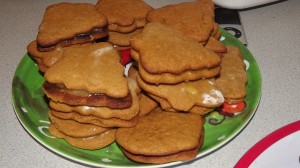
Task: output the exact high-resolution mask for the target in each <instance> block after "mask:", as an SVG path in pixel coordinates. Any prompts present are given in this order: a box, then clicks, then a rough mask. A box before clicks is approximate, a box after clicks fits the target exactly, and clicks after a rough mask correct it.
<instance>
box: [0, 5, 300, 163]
mask: <svg viewBox="0 0 300 168" xmlns="http://www.w3.org/2000/svg"><path fill="white" fill-rule="evenodd" d="M82 1H84V0H82ZM56 2H61V1H59V0H51V1H50V0H47V1H37V0H24V1H16V0H13V1H0V6H1V7H2V9H1V10H0V25H1V26H0V28H1V29H0V33H1V45H0V67H1V71H0V75H1V76H0V80H1V85H0V86H1V90H0V95H1V101H0V109H1V110H0V119H1V121H0V135H1V140H0V146H1V152H0V167H22V168H27V167H28V168H29V167H30V168H32V167H60V168H65V167H72V168H75V167H85V165H82V164H79V163H76V162H73V161H70V160H69V159H66V158H63V157H61V156H59V155H57V154H55V153H53V152H51V151H50V150H48V149H46V148H45V147H43V146H42V145H41V144H39V143H38V142H37V141H36V140H34V138H32V137H31V136H30V135H29V134H28V133H27V132H26V131H25V129H24V128H23V127H22V125H21V124H20V122H19V121H18V119H17V117H16V115H15V113H14V109H13V106H12V102H11V97H12V95H11V89H12V80H13V76H14V72H15V70H16V68H17V66H18V64H19V62H20V60H21V59H22V57H23V56H24V54H25V53H26V52H27V51H26V46H27V44H28V43H29V42H30V41H32V40H33V39H35V38H36V35H37V28H38V26H39V24H40V21H41V19H42V16H43V13H44V10H45V8H46V7H47V6H48V5H50V4H53V3H56ZM72 2H80V1H78V0H76V1H75V0H74V1H72ZM84 2H90V3H96V1H92V0H90V1H84ZM147 2H149V4H152V5H153V6H154V7H159V6H162V5H165V4H168V3H170V2H180V1H179V0H178V1H175V0H173V1H172V0H165V1H158V0H147ZM299 9H300V1H299V0H288V1H280V2H278V3H273V4H269V5H264V6H260V7H255V8H251V9H246V10H241V11H240V16H241V21H242V24H243V26H244V30H245V34H246V38H247V42H248V49H249V50H250V51H251V53H252V54H253V56H254V57H255V59H256V61H257V63H258V65H259V68H260V71H261V75H262V96H261V100H260V104H259V107H258V108H257V111H256V114H255V115H254V117H253V118H252V120H251V121H250V123H249V124H248V125H247V127H246V128H245V129H244V130H243V131H242V132H241V133H240V134H239V135H238V136H237V137H236V138H234V139H233V140H232V141H230V142H229V143H228V144H226V145H225V146H223V147H222V148H220V149H219V150H217V151H215V152H213V153H211V154H209V155H207V156H205V157H203V158H200V159H197V160H195V161H193V162H188V163H187V164H182V165H179V166H178V167H186V168H188V167H189V168H190V167H210V168H221V167H224V168H225V167H226V168H229V167H233V166H234V165H235V164H236V162H237V161H238V160H239V159H240V158H241V157H242V156H243V154H245V153H246V152H247V150H249V149H250V148H251V147H252V146H253V145H254V144H255V143H257V142H258V141H259V140H261V139H262V138H263V137H265V136H266V135H268V134H270V133H271V132H273V131H275V130H276V129H278V128H280V127H282V126H284V125H287V124H289V123H292V122H294V121H297V120H300V112H299V109H300V103H299V99H300V66H299V64H300V19H299V18H300V11H299Z"/></svg>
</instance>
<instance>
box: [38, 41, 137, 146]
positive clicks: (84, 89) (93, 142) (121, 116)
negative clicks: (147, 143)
mask: <svg viewBox="0 0 300 168" xmlns="http://www.w3.org/2000/svg"><path fill="white" fill-rule="evenodd" d="M44 76H45V79H46V82H45V83H44V84H43V90H44V92H45V93H46V96H47V97H48V98H49V99H50V103H49V106H50V114H49V115H50V119H51V124H50V133H51V134H52V135H54V136H56V137H58V138H64V139H66V140H67V141H68V142H69V143H70V144H72V145H74V146H77V147H80V148H84V149H91V150H94V149H99V148H102V147H104V146H106V145H108V144H110V143H112V142H114V140H115V139H114V133H115V129H116V128H118V127H132V126H134V125H135V124H136V123H137V121H138V113H139V101H138V97H137V94H136V90H137V89H136V86H137V85H136V84H135V83H134V81H133V80H129V79H126V77H125V76H124V67H123V65H122V64H121V63H120V57H119V55H118V52H117V51H116V50H115V49H114V48H113V46H112V45H111V44H110V43H107V42H101V43H95V44H93V43H87V44H82V45H79V46H77V45H74V46H70V47H68V48H66V49H65V50H64V51H63V53H62V58H61V59H60V60H59V61H58V62H56V63H55V64H54V65H53V66H52V67H50V68H49V69H48V70H47V71H46V73H45V75H44ZM64 125H70V127H71V126H72V127H73V126H74V129H73V128H72V129H69V130H66V129H65V128H64ZM78 126H81V127H82V129H77V130H76V127H78ZM85 130H91V131H87V132H85ZM92 130H95V131H92ZM74 131H75V133H74ZM74 134H75V135H74ZM103 141H104V142H103Z"/></svg>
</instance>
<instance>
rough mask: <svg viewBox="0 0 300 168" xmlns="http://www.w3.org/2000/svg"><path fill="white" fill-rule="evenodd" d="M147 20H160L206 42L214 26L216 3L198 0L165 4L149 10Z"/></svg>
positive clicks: (197, 39)
mask: <svg viewBox="0 0 300 168" xmlns="http://www.w3.org/2000/svg"><path fill="white" fill-rule="evenodd" d="M147 21H148V22H150V23H151V22H160V23H162V24H164V25H167V26H169V27H172V28H174V29H177V30H179V31H181V32H182V33H183V34H185V35H186V36H188V37H190V38H193V39H194V40H196V41H197V42H205V41H207V39H208V37H209V36H210V35H211V33H212V32H213V28H214V4H213V2H212V1H211V0H198V1H195V2H182V3H178V4H172V5H167V6H163V7H161V8H157V9H154V10H152V11H150V12H148V14H147Z"/></svg>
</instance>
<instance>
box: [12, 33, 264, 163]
mask: <svg viewBox="0 0 300 168" xmlns="http://www.w3.org/2000/svg"><path fill="white" fill-rule="evenodd" d="M221 31H222V38H221V41H222V42H223V43H224V44H225V45H233V46H237V47H239V48H240V49H241V51H242V53H243V56H244V59H245V63H246V65H247V76H248V85H247V97H246V99H245V102H246V108H245V109H244V111H243V112H241V113H238V114H237V115H234V116H232V117H227V116H223V115H220V114H219V113H217V112H212V113H210V114H209V115H207V116H206V118H207V122H206V123H205V125H204V129H205V139H204V144H203V146H202V148H201V150H200V151H199V154H198V155H197V158H198V159H199V158H201V157H204V156H206V155H207V154H211V153H213V152H214V151H216V149H218V148H220V147H222V146H223V145H225V144H227V142H229V141H230V140H231V139H233V138H234V137H235V136H237V135H238V134H239V132H241V131H242V130H243V128H244V127H245V126H246V125H247V124H248V122H249V121H250V119H251V118H252V116H253V115H254V113H255V111H256V108H257V106H258V104H259V100H260V95H261V76H260V72H259V68H258V65H257V63H256V61H255V59H254V58H253V56H252V54H251V53H250V52H249V50H248V49H247V48H246V47H245V46H244V45H243V44H242V43H241V42H240V41H238V40H237V39H236V38H235V37H234V36H232V35H231V34H229V33H227V32H226V31H224V30H223V29H221ZM43 82H44V78H43V76H42V75H41V74H40V73H39V71H38V68H37V66H36V65H35V63H34V61H33V60H32V59H31V58H30V57H29V56H28V54H26V55H25V56H24V57H23V58H22V60H21V62H20V64H19V66H18V68H17V69H16V72H15V75H14V79H13V83H12V102H13V106H14V109H15V113H16V115H17V117H18V119H19V120H20V123H21V124H22V125H23V126H24V128H25V129H26V130H27V131H28V133H29V134H30V135H32V137H33V138H34V139H36V140H37V141H38V142H40V143H41V144H42V145H43V146H45V147H46V148H48V149H50V150H52V151H54V152H55V153H57V154H59V155H61V156H64V157H66V158H69V159H71V160H74V161H77V162H80V163H83V164H87V165H90V166H101V167H164V166H170V165H175V164H180V163H182V162H172V163H168V164H159V165H155V164H143V163H136V162H133V161H131V160H129V159H127V158H126V157H125V156H124V155H123V154H122V152H121V151H120V149H119V147H118V146H117V144H116V143H113V144H111V145H109V146H108V147H105V148H103V149H100V150H95V151H91V150H83V149H79V148H76V147H73V146H71V145H69V144H68V143H66V142H65V141H64V140H63V139H57V138H54V137H52V136H51V135H50V134H49V131H48V126H49V119H48V110H49V108H48V104H47V102H46V98H45V94H44V93H43V90H42V88H41V85H42V83H43ZM50 154H51V153H49V155H50ZM197 158H195V159H197Z"/></svg>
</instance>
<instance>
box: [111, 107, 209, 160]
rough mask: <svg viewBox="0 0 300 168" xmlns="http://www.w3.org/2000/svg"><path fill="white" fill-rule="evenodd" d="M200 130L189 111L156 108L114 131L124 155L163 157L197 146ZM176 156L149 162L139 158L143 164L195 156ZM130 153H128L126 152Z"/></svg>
mask: <svg viewBox="0 0 300 168" xmlns="http://www.w3.org/2000/svg"><path fill="white" fill-rule="evenodd" d="M202 129H203V123H202V119H201V117H200V116H199V115H195V114H190V113H171V112H163V111H162V110H161V109H160V108H156V109H155V110H154V111H152V112H151V113H150V114H148V115H146V116H144V117H142V118H140V120H139V122H138V123H137V125H136V126H134V127H131V128H119V129H118V130H117V132H116V142H117V143H118V144H119V145H120V146H121V147H122V149H123V152H124V151H125V152H124V154H125V155H126V156H127V157H129V158H130V159H133V160H135V159H136V157H131V154H132V155H135V156H144V157H150V158H151V157H154V158H155V157H157V158H158V160H159V158H165V157H166V156H172V155H174V154H178V153H181V152H186V151H193V150H197V151H198V149H199V147H200V146H201V144H202V142H203V141H202V142H201V140H200V139H201V134H202ZM193 153H194V154H193V155H192V156H190V155H189V157H187V158H186V157H184V156H186V155H183V156H181V155H179V156H178V157H171V158H172V159H166V160H159V161H155V160H156V159H155V160H152V161H149V160H147V159H138V161H141V162H146V163H165V162H170V161H175V160H178V161H179V160H189V159H192V158H194V157H195V156H196V153H197V152H193ZM127 154H129V155H127Z"/></svg>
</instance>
